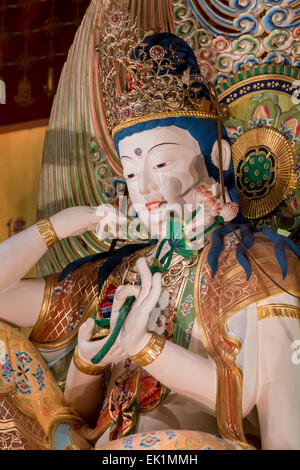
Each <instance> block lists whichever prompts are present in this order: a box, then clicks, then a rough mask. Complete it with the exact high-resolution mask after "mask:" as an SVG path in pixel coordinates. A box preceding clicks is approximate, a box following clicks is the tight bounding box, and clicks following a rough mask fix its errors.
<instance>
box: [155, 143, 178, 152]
mask: <svg viewBox="0 0 300 470" xmlns="http://www.w3.org/2000/svg"><path fill="white" fill-rule="evenodd" d="M160 145H180V144H177V143H176V142H162V143H161V144H157V145H154V147H151V149H150V150H148V152H151V150H153V149H155V148H156V147H159V146H160Z"/></svg>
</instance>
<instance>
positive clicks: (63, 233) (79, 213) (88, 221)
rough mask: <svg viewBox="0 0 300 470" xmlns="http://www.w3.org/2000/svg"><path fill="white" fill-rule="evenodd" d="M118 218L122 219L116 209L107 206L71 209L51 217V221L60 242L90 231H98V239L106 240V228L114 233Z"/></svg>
mask: <svg viewBox="0 0 300 470" xmlns="http://www.w3.org/2000/svg"><path fill="white" fill-rule="evenodd" d="M117 216H118V217H120V215H119V214H117V212H116V210H115V208H114V207H113V206H110V205H108V204H107V205H101V206H99V207H96V206H77V207H69V208H68V209H64V210H62V211H60V212H58V213H57V214H55V215H53V216H51V217H50V220H51V222H52V225H53V228H54V230H55V232H56V234H57V236H58V238H59V240H61V239H62V238H67V237H71V236H75V235H81V234H82V233H85V232H88V231H94V232H96V231H97V236H98V238H100V239H104V238H106V236H107V234H106V233H105V227H109V229H110V230H111V231H112V232H114V230H112V227H113V226H116V223H115V221H116V220H119V219H117ZM114 235H115V234H114Z"/></svg>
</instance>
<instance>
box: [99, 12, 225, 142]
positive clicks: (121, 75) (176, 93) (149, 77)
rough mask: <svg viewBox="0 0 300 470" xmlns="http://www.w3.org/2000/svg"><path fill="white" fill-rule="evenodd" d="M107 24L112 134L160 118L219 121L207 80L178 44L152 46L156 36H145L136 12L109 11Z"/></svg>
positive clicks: (105, 86) (105, 80)
mask: <svg viewBox="0 0 300 470" xmlns="http://www.w3.org/2000/svg"><path fill="white" fill-rule="evenodd" d="M102 24H103V26H102V28H101V29H100V33H99V45H98V46H96V51H97V52H99V57H98V70H99V74H100V82H101V86H100V93H101V95H102V100H103V103H104V110H105V117H106V125H107V127H108V130H109V131H110V133H111V134H112V135H113V136H114V135H115V134H116V133H117V132H118V131H120V130H122V129H123V128H126V127H129V126H132V125H133V124H135V123H139V122H146V121H148V120H152V119H155V117H157V118H159V117H169V116H195V117H203V118H210V119H217V113H216V112H215V110H214V106H213V103H212V101H211V99H210V97H209V95H208V93H205V90H204V89H205V85H204V83H203V78H202V77H201V76H200V75H199V74H193V73H192V71H191V67H188V68H185V60H184V59H182V58H181V57H180V50H178V45H177V44H176V43H174V45H173V44H171V45H170V47H163V46H162V45H160V44H154V45H153V46H150V47H149V41H148V39H149V38H150V37H151V36H152V34H153V33H152V32H149V33H148V34H143V32H142V31H141V30H138V28H137V27H136V21H135V20H134V19H133V17H132V16H131V14H129V13H128V12H127V11H125V10H122V9H120V8H119V7H115V9H114V10H113V12H112V11H108V12H106V14H105V17H104V19H103V23H102ZM100 44H101V46H100ZM184 68H185V69H184ZM181 69H182V73H180V74H178V70H181Z"/></svg>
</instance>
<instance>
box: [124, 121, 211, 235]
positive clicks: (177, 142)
mask: <svg viewBox="0 0 300 470" xmlns="http://www.w3.org/2000/svg"><path fill="white" fill-rule="evenodd" d="M119 154H120V158H121V162H122V165H123V172H124V177H125V179H126V182H127V185H128V191H129V196H130V199H131V202H132V204H133V206H134V208H135V210H136V212H137V213H138V215H139V217H140V219H141V220H142V221H143V223H144V224H145V225H146V226H147V228H148V229H149V230H150V224H151V233H152V235H156V234H159V233H161V230H162V225H163V223H164V221H165V220H166V216H167V211H166V210H164V207H166V203H168V204H169V205H170V204H172V205H174V204H175V205H176V204H178V205H180V207H182V208H183V207H184V205H185V204H190V205H192V206H193V208H194V207H195V205H196V202H195V189H194V188H195V186H196V185H197V184H199V183H201V182H205V183H208V182H210V178H209V177H208V173H207V169H206V166H205V163H204V158H203V156H202V154H201V151H200V148H199V144H198V142H197V141H196V140H195V139H194V138H193V137H192V136H191V134H190V133H189V132H188V131H186V130H184V129H181V128H179V127H176V126H170V127H158V128H156V129H153V130H148V131H143V132H140V133H137V134H134V135H132V136H130V137H126V138H125V139H123V140H122V141H120V143H119Z"/></svg>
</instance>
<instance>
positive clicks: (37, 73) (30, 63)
mask: <svg viewBox="0 0 300 470" xmlns="http://www.w3.org/2000/svg"><path fill="white" fill-rule="evenodd" d="M89 3H90V0H19V1H17V0H0V78H1V79H2V80H4V82H5V84H6V104H1V105H0V204H1V206H0V207H1V210H0V242H1V241H3V240H5V239H6V238H8V237H10V236H12V235H14V234H16V233H18V232H19V231H21V230H23V229H24V228H26V227H29V226H30V225H32V224H34V223H35V222H36V212H37V196H38V186H39V177H40V170H41V162H42V155H43V145H44V139H45V133H46V128H47V124H48V120H49V117H50V112H51V106H52V102H53V98H54V95H55V92H56V87H57V84H58V80H59V77H60V74H61V71H62V67H63V65H64V63H65V61H66V58H67V55H68V51H69V48H70V46H71V44H72V42H73V39H74V36H75V33H76V30H77V28H78V26H79V25H80V23H81V21H82V18H83V16H84V14H85V12H86V9H87V7H88V5H89Z"/></svg>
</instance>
